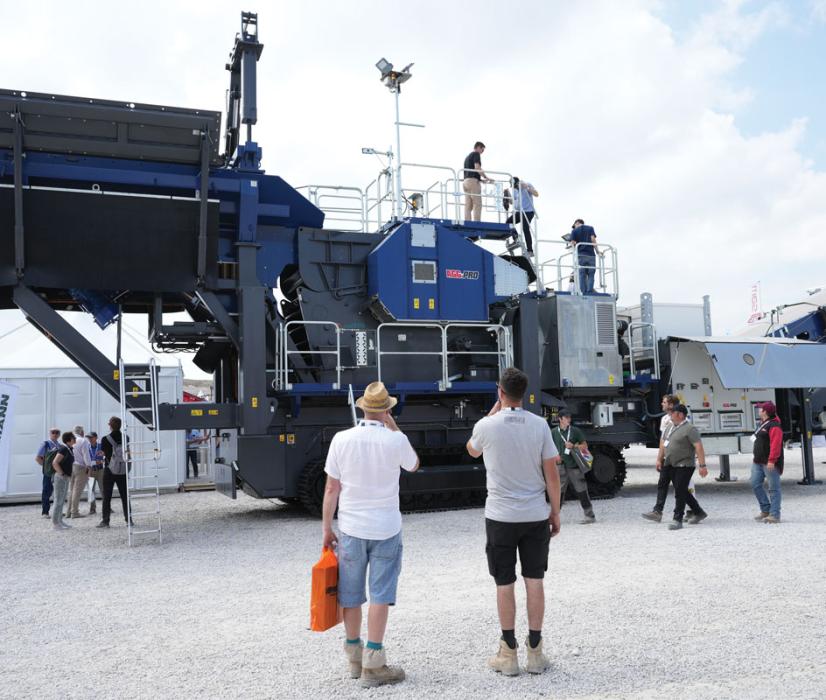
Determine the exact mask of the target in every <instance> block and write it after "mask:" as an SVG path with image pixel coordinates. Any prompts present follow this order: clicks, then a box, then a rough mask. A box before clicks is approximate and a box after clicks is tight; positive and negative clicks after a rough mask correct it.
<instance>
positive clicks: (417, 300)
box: [413, 297, 419, 309]
mask: <svg viewBox="0 0 826 700" xmlns="http://www.w3.org/2000/svg"><path fill="white" fill-rule="evenodd" d="M413 308H414V309H418V308H419V297H413Z"/></svg>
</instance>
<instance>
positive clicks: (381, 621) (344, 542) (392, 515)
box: [322, 382, 419, 687]
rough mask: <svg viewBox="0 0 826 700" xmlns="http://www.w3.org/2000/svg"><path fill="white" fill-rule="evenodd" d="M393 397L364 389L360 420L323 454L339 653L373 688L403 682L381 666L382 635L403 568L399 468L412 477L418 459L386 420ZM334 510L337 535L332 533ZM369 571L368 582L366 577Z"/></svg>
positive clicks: (378, 387)
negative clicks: (364, 611) (342, 634)
mask: <svg viewBox="0 0 826 700" xmlns="http://www.w3.org/2000/svg"><path fill="white" fill-rule="evenodd" d="M395 405H396V399H395V398H393V397H392V396H390V395H389V394H388V393H387V389H386V388H385V386H384V384H383V383H382V382H373V383H372V384H370V385H369V386H368V387H367V388H366V389H365V390H364V396H362V397H361V398H359V399H358V400H357V401H356V406H357V407H358V408H360V409H361V410H362V411H364V419H363V420H360V421H358V423H357V424H356V426H355V427H353V428H350V429H349V430H342V431H341V432H338V433H336V434H335V435H334V436H333V439H332V441H331V442H330V451H329V452H328V453H327V464H326V465H325V468H324V471H325V472H327V486H326V488H325V490H324V506H323V510H322V532H323V542H322V543H323V546H325V547H332V546H333V545H334V544H337V545H338V559H339V575H338V598H339V604H340V605H341V607H342V608H343V611H344V612H343V616H344V629H345V631H346V633H347V640H346V641H345V643H344V653H345V655H346V656H347V661H348V663H349V666H350V676H351V677H352V678H361V685H362V686H364V687H372V686H377V685H384V684H386V683H398V682H400V681H403V680H404V671H403V670H402V669H401V668H397V667H393V666H388V665H387V658H386V655H385V651H384V646H383V642H384V631H385V628H386V627H387V614H388V612H389V607H390V606H391V605H395V604H396V587H397V584H398V580H399V572H400V571H401V564H402V536H401V529H402V516H401V512H400V511H399V469H400V468H401V469H405V470H406V471H410V472H412V471H415V470H416V469H418V467H419V459H418V457H417V456H416V452H415V451H414V450H413V448H412V447H411V445H410V441H409V440H408V439H407V436H406V435H405V434H404V433H402V432H401V431H400V430H399V427H398V426H397V425H396V421H395V420H393V416H392V415H391V414H390V411H391V410H392V408H393V407H394V406H395ZM336 506H338V529H339V532H340V534H339V536H338V537H337V536H336V534H335V533H334V532H333V515H334V513H335V512H336ZM368 568H369V578H368V574H367V571H368ZM368 582H369V585H370V608H369V611H368V615H367V646H366V647H365V645H364V644H363V643H362V640H361V607H362V605H363V604H364V603H365V602H366V601H367V596H366V595H365V583H368Z"/></svg>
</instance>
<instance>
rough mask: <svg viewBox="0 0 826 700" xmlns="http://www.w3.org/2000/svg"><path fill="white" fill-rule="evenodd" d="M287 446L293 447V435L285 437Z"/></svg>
mask: <svg viewBox="0 0 826 700" xmlns="http://www.w3.org/2000/svg"><path fill="white" fill-rule="evenodd" d="M287 444H288V445H295V433H290V434H289V435H287Z"/></svg>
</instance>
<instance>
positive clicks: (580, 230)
mask: <svg viewBox="0 0 826 700" xmlns="http://www.w3.org/2000/svg"><path fill="white" fill-rule="evenodd" d="M568 240H569V241H570V243H571V244H573V245H574V246H575V255H576V256H577V264H578V266H579V293H580V294H593V293H594V273H595V272H596V269H597V255H601V253H600V252H599V248H597V234H596V231H594V227H593V226H586V225H585V222H584V221H583V220H582V219H577V220H576V221H574V223H573V226H571V234H570V237H569V238H568ZM577 244H579V245H577Z"/></svg>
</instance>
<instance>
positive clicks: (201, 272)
mask: <svg viewBox="0 0 826 700" xmlns="http://www.w3.org/2000/svg"><path fill="white" fill-rule="evenodd" d="M208 203H209V131H208V130H207V129H206V127H205V128H204V130H203V131H202V132H201V184H200V207H199V210H198V212H199V213H198V270H197V280H198V285H199V286H200V285H203V284H204V278H205V277H206V254H207V251H206V249H207V217H208V211H207V205H208Z"/></svg>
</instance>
